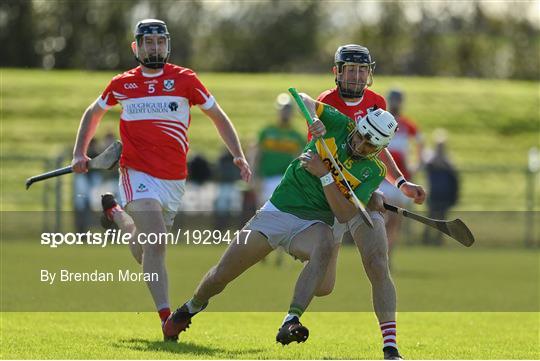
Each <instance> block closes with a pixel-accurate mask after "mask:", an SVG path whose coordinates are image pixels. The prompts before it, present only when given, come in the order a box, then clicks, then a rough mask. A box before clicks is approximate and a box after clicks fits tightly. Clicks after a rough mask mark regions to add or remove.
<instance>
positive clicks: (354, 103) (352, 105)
mask: <svg viewBox="0 0 540 361" xmlns="http://www.w3.org/2000/svg"><path fill="white" fill-rule="evenodd" d="M362 99H364V96H362V98H360V99H358V100H357V101H355V102H346V101H345V100H344V101H343V102H344V103H345V104H347V105H348V106H350V107H354V106H355V105H358V104H360V103H361V102H362Z"/></svg>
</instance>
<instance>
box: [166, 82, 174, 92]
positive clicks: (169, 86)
mask: <svg viewBox="0 0 540 361" xmlns="http://www.w3.org/2000/svg"><path fill="white" fill-rule="evenodd" d="M173 90H174V79H165V80H163V91H166V92H170V91H173Z"/></svg>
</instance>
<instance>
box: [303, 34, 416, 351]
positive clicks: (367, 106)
mask: <svg viewBox="0 0 540 361" xmlns="http://www.w3.org/2000/svg"><path fill="white" fill-rule="evenodd" d="M334 63H335V66H334V67H333V73H334V75H335V82H336V87H335V88H333V89H329V90H327V91H325V92H323V93H321V94H320V95H319V97H318V98H317V100H318V101H320V102H323V103H326V104H329V105H331V106H333V107H335V108H336V109H338V110H339V111H340V112H342V113H343V114H345V115H347V116H349V117H350V118H351V119H354V120H355V121H357V122H358V121H359V120H360V119H362V118H363V117H365V115H366V114H367V113H368V112H371V111H373V110H375V109H378V108H382V109H384V110H386V101H385V100H384V97H382V96H381V95H379V94H377V93H375V92H374V91H372V90H371V89H369V88H368V87H369V86H371V85H372V84H373V70H374V69H375V62H374V61H372V59H371V55H370V53H369V50H368V49H367V48H366V47H363V46H360V45H356V44H348V45H343V46H340V47H339V48H338V49H337V51H336V54H335V57H334ZM308 138H309V139H311V134H308ZM391 145H392V142H390V146H391ZM379 157H380V158H381V160H382V161H383V162H384V164H385V165H386V168H387V174H386V179H387V180H388V181H389V182H390V183H392V184H394V185H395V187H396V188H397V189H399V190H400V191H401V192H400V193H403V194H404V195H405V196H406V197H408V198H412V199H414V201H415V202H416V203H419V204H421V203H423V202H424V199H425V196H426V194H425V191H424V189H423V188H422V187H421V186H420V185H417V184H414V183H411V182H409V181H407V179H406V178H405V176H404V174H403V173H402V172H401V170H400V169H399V168H398V166H397V165H396V163H395V161H394V159H393V158H392V155H391V154H390V153H389V152H388V150H387V149H384V150H382V152H381V153H380V154H379ZM374 194H376V197H380V194H377V193H374ZM368 211H369V213H370V216H371V219H372V221H373V224H374V227H373V229H367V228H366V230H365V231H364V233H363V234H362V235H361V238H362V240H364V241H359V242H358V243H357V247H358V250H359V251H360V253H361V254H362V250H363V249H364V248H365V245H364V244H363V243H367V242H370V241H371V242H373V241H374V240H385V239H386V232H385V225H384V218H383V217H382V216H381V214H380V213H379V211H384V208H382V207H379V209H373V210H371V209H368ZM333 228H334V237H335V238H336V240H339V242H338V244H339V243H341V241H340V240H341V238H342V237H343V235H344V234H345V232H346V229H347V227H346V225H345V224H339V223H338V222H337V220H336V221H335V223H334V227H333ZM334 252H335V253H337V252H339V246H337V247H336V248H335V249H334ZM333 256H334V257H335V256H336V255H335V254H334V255H333ZM378 257H379V258H378ZM380 257H381V255H378V254H368V255H364V254H362V262H363V264H364V268H365V270H366V273H367V274H368V276H369V279H370V282H371V287H372V293H373V296H374V299H378V300H383V302H381V301H379V302H377V303H374V309H375V313H376V316H377V319H378V321H379V326H380V329H381V333H382V337H383V352H384V358H385V359H390V360H392V359H401V356H400V354H399V352H398V348H397V341H396V327H397V326H396V319H395V314H396V293H395V288H394V285H393V282H392V281H391V277H390V272H389V268H388V262H387V261H388V254H385V255H383V256H382V257H384V258H385V261H384V262H381V261H380Z"/></svg>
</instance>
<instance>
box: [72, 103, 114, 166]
mask: <svg viewBox="0 0 540 361" xmlns="http://www.w3.org/2000/svg"><path fill="white" fill-rule="evenodd" d="M106 112H107V110H106V109H104V108H102V107H101V106H100V105H99V103H98V100H96V101H94V102H93V103H92V104H90V106H88V108H86V110H85V111H84V114H83V116H82V118H81V122H80V124H79V130H78V131H77V139H76V140H75V146H74V148H73V160H72V161H71V166H72V167H73V171H74V172H75V173H85V172H87V171H88V169H87V167H86V163H87V162H88V161H89V160H90V157H88V156H87V155H86V152H87V150H88V145H89V144H90V140H92V138H93V137H94V134H96V129H97V127H98V125H99V122H100V121H101V119H102V118H103V115H105V113H106Z"/></svg>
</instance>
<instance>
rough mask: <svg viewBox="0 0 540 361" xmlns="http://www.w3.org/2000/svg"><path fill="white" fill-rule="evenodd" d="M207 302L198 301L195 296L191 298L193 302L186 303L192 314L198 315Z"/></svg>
mask: <svg viewBox="0 0 540 361" xmlns="http://www.w3.org/2000/svg"><path fill="white" fill-rule="evenodd" d="M204 304H205V302H202V301H200V300H198V299H197V298H196V297H195V296H193V297H192V298H191V300H189V301H187V302H186V306H187V308H188V310H189V312H190V313H196V312H199V311H200V310H202V308H203V306H204Z"/></svg>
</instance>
